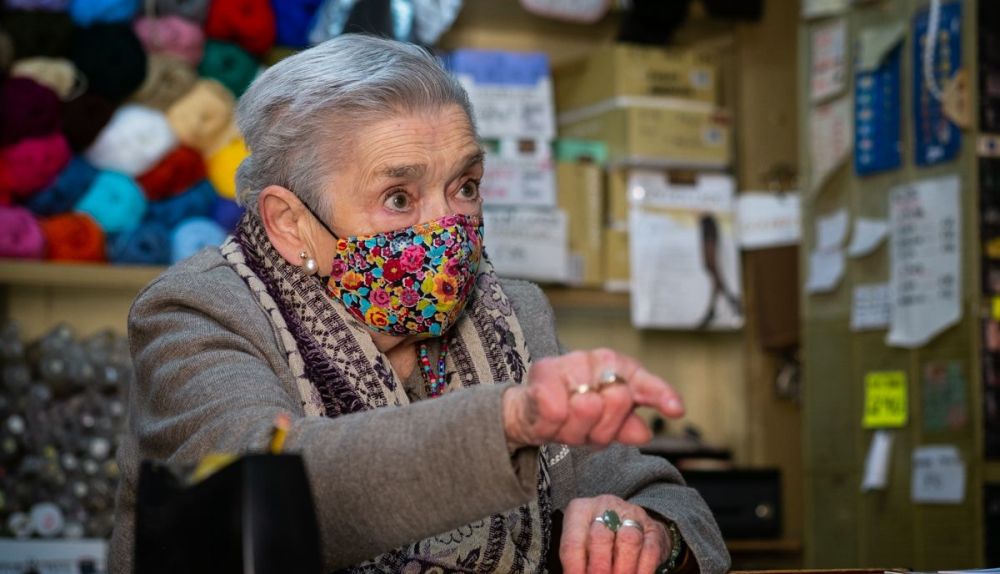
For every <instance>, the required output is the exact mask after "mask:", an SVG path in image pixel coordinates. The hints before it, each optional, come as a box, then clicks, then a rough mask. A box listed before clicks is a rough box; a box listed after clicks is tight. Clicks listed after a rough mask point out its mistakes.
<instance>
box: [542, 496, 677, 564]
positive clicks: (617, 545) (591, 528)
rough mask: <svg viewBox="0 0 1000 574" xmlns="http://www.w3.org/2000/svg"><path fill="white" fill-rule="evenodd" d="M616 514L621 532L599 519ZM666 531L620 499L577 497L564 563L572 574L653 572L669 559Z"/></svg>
mask: <svg viewBox="0 0 1000 574" xmlns="http://www.w3.org/2000/svg"><path fill="white" fill-rule="evenodd" d="M606 511H612V512H613V513H615V515H616V516H617V518H619V519H620V520H621V524H618V525H616V526H617V528H616V529H617V532H615V531H614V529H612V528H611V527H609V525H607V524H606V523H602V522H598V521H597V520H596V519H597V518H598V517H601V516H604V514H605V512H606ZM670 550H671V547H670V534H669V533H668V532H667V527H666V526H665V525H664V524H663V523H662V522H659V521H657V520H653V519H652V518H650V516H649V515H648V514H646V511H645V510H644V509H643V508H642V507H639V506H636V505H634V504H629V503H628V502H625V501H624V500H622V499H620V498H618V497H617V496H611V495H603V496H597V497H594V498H577V499H574V500H572V501H570V503H569V505H568V506H567V507H566V515H565V518H564V520H563V533H562V540H560V541H559V559H560V561H561V562H562V566H563V570H564V571H565V572H566V573H567V574H583V573H584V572H586V573H588V574H601V573H607V574H612V573H614V574H634V573H637V572H641V573H643V574H648V573H650V572H653V571H655V570H656V568H657V567H658V566H659V565H660V564H662V563H663V562H665V561H666V560H667V559H668V558H669V556H670Z"/></svg>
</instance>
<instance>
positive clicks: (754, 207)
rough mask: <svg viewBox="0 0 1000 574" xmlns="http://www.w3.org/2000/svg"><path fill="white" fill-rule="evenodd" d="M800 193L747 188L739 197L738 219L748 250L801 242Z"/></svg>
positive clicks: (737, 200) (737, 199)
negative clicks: (748, 189) (750, 189)
mask: <svg viewBox="0 0 1000 574" xmlns="http://www.w3.org/2000/svg"><path fill="white" fill-rule="evenodd" d="M800 218H801V208H800V206H799V194H798V193H796V192H787V193H770V192H765V191H744V192H743V193H741V194H739V195H738V196H737V198H736V222H737V224H738V227H739V233H738V236H739V241H740V247H741V248H742V249H744V250H751V249H766V248H770V247H783V246H786V245H797V244H798V243H799V239H800V237H801V235H802V224H801V221H800Z"/></svg>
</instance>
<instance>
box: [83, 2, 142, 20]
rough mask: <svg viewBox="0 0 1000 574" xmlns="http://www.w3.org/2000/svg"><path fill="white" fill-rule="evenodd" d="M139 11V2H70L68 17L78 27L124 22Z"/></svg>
mask: <svg viewBox="0 0 1000 574" xmlns="http://www.w3.org/2000/svg"><path fill="white" fill-rule="evenodd" d="M138 10H139V0H71V1H70V3H69V15H70V17H71V18H73V21H74V22H76V24H77V25H78V26H90V25H91V24H96V23H98V22H126V21H129V20H131V19H132V18H133V17H134V16H135V13H136V12H137V11H138Z"/></svg>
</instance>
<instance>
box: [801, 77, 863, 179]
mask: <svg viewBox="0 0 1000 574" xmlns="http://www.w3.org/2000/svg"><path fill="white" fill-rule="evenodd" d="M853 145H854V124H853V122H852V120H851V98H849V97H847V96H844V97H840V98H837V99H835V100H832V101H829V102H826V103H823V104H819V105H817V106H816V107H815V108H813V109H812V110H811V111H810V113H809V160H810V166H811V170H810V171H811V177H810V186H809V189H810V192H812V193H815V192H816V191H817V190H818V189H819V188H820V187H822V186H823V183H824V182H826V180H827V178H828V177H830V174H831V173H833V171H834V170H836V169H837V168H838V167H839V166H840V165H841V164H843V163H844V162H845V161H846V160H847V158H848V156H849V155H850V152H851V148H852V147H853Z"/></svg>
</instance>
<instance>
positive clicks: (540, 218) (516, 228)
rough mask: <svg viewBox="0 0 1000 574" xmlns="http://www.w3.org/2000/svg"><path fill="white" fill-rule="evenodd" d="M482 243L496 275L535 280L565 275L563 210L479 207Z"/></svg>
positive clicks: (558, 278) (559, 278)
mask: <svg viewBox="0 0 1000 574" xmlns="http://www.w3.org/2000/svg"><path fill="white" fill-rule="evenodd" d="M483 226H484V229H485V238H484V246H485V249H486V253H487V254H488V255H489V258H490V262H492V263H493V266H494V268H496V272H497V274H499V275H501V276H504V277H519V278H523V279H532V280H535V281H559V282H561V281H565V280H566V278H567V277H568V275H569V239H568V234H567V221H566V213H565V212H563V211H562V210H561V209H542V208H493V209H484V210H483Z"/></svg>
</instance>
